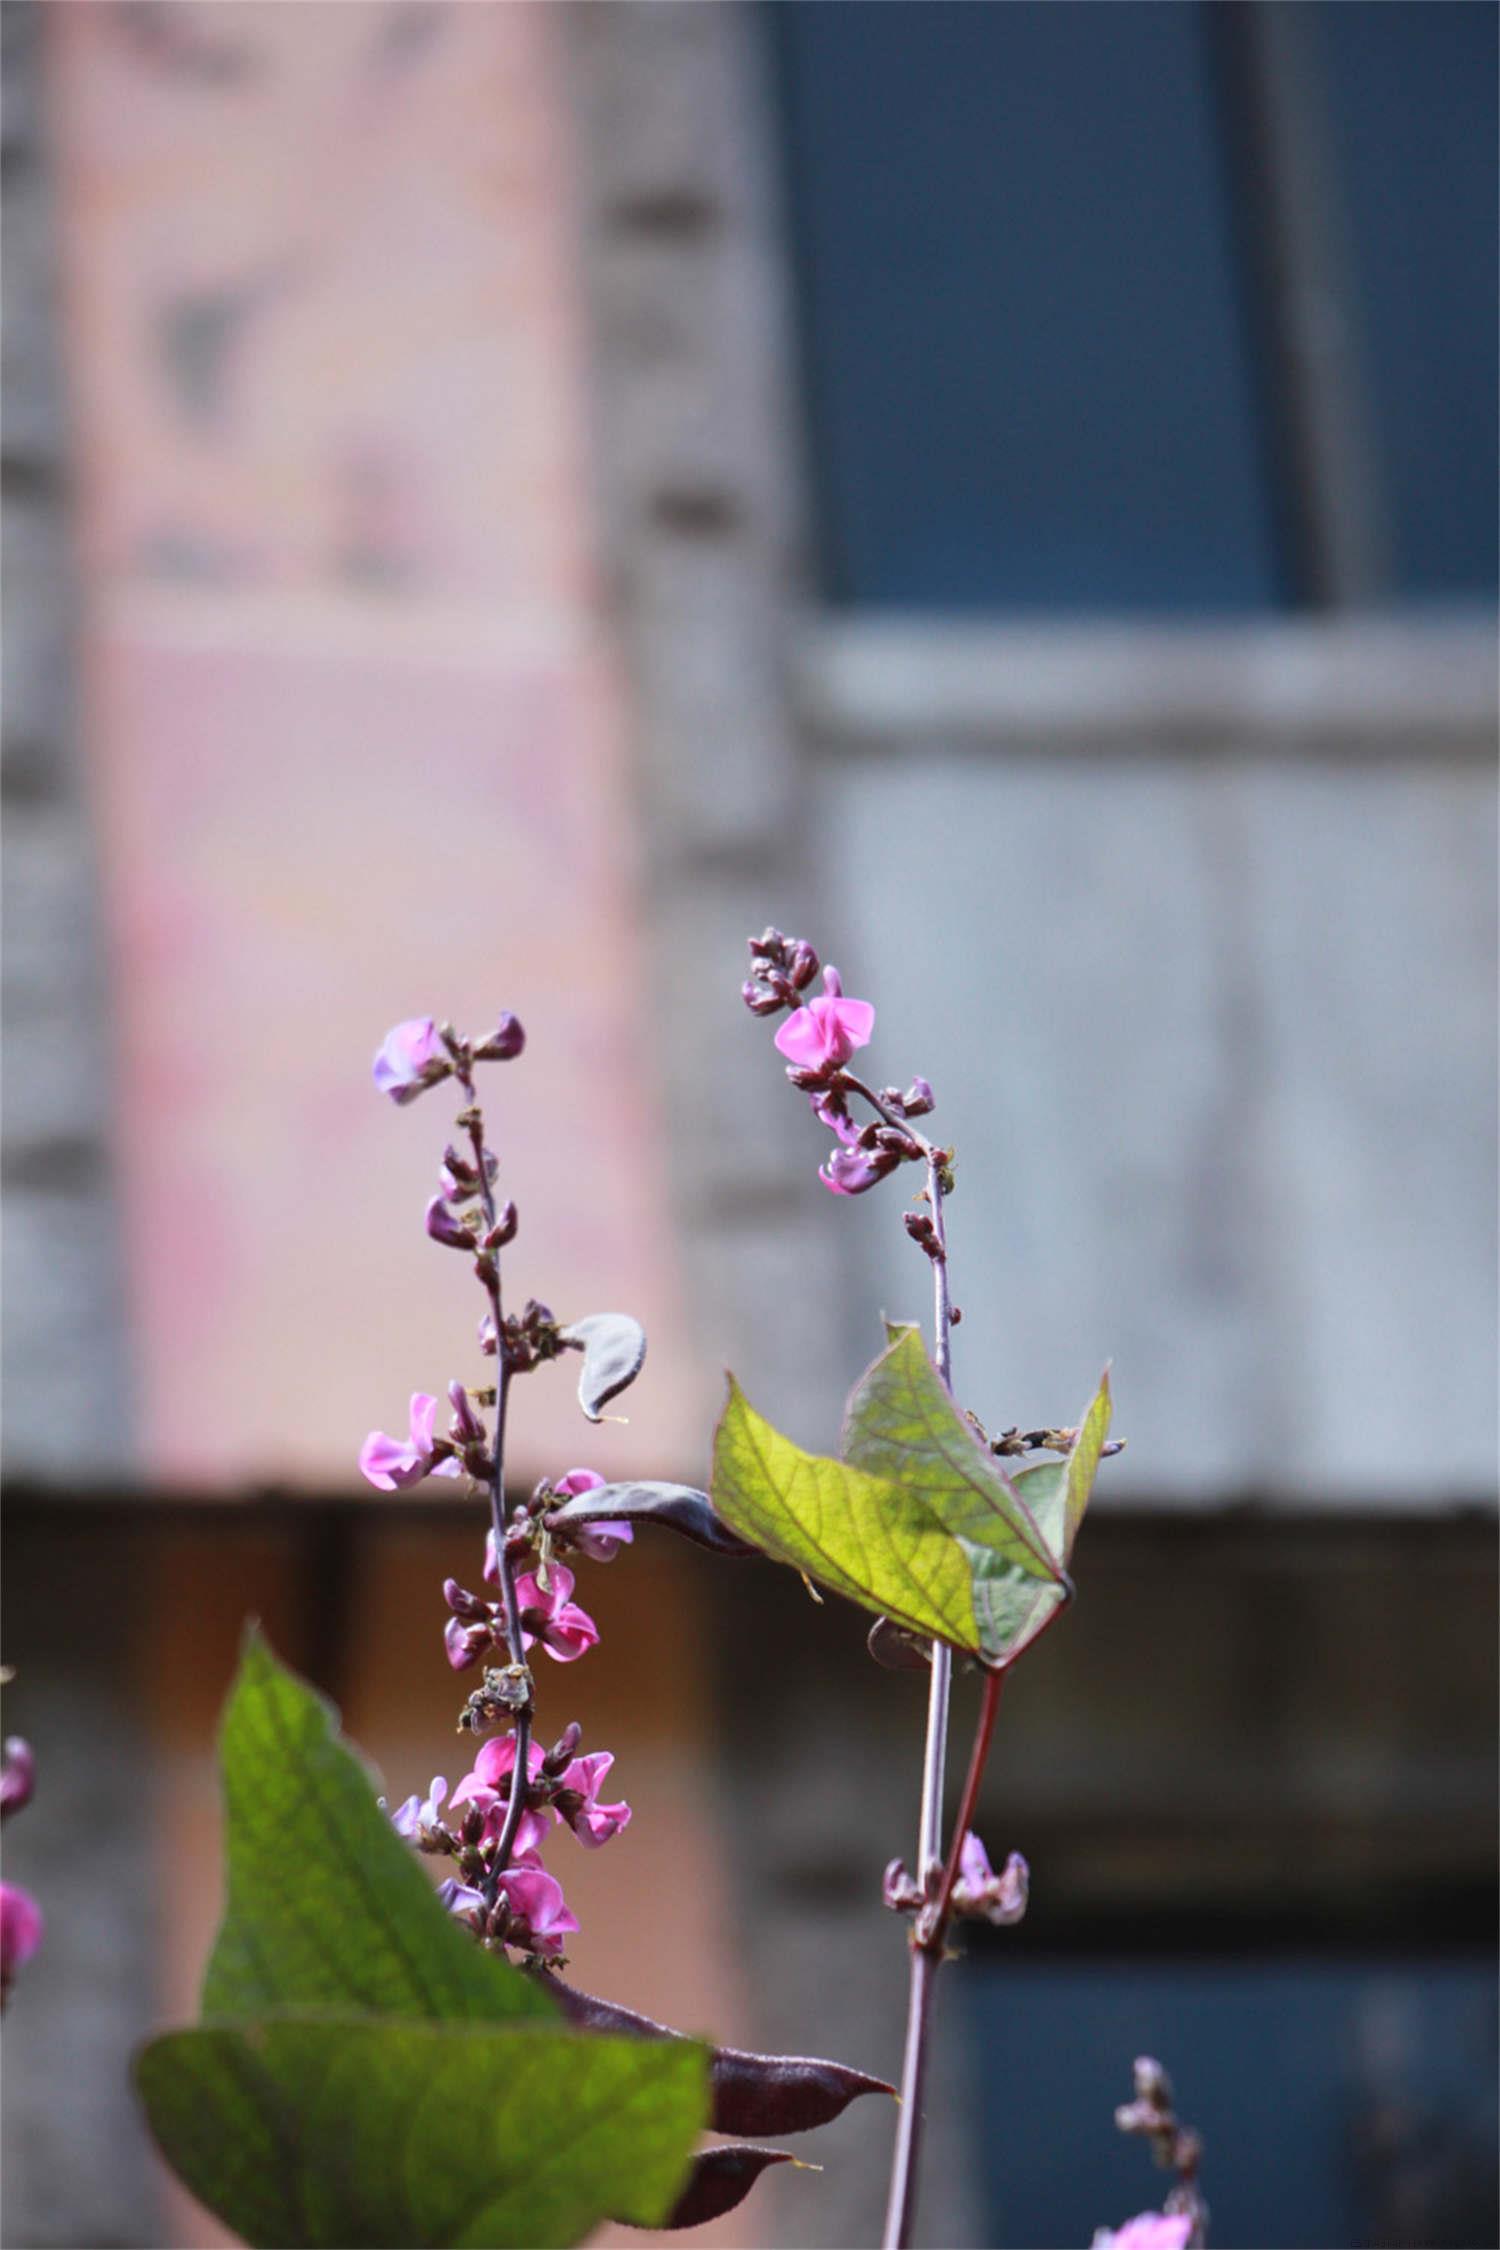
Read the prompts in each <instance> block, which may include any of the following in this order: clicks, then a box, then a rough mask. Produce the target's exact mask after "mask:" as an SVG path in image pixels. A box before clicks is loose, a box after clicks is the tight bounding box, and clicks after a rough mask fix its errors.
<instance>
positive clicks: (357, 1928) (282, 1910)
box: [203, 1630, 553, 2021]
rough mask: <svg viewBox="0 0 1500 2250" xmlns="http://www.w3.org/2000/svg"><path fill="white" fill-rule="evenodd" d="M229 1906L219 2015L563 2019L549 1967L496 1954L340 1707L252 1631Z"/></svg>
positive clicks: (229, 1754) (228, 1783) (225, 1756)
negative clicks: (403, 1818) (401, 1820)
mask: <svg viewBox="0 0 1500 2250" xmlns="http://www.w3.org/2000/svg"><path fill="white" fill-rule="evenodd" d="M219 1754H220V1760H221V1764H222V1767H223V1776H224V1806H225V1858H226V1863H227V1869H228V1879H227V1887H226V1896H225V1905H224V1919H223V1922H222V1924H221V1925H220V1929H219V1934H218V1937H217V1939H216V1941H215V1944H214V1949H213V1954H212V1957H211V1959H210V1961H209V1964H208V1970H207V1974H206V1975H205V1977H204V1982H203V2013H204V2014H205V2015H206V2016H226V2017H232V2016H256V2015H263V2014H265V2013H266V2012H267V2011H269V2010H271V2009H274V2008H287V2007H304V2008H338V2009H343V2010H349V2011H368V2012H370V2013H372V2014H377V2015H378V2014H389V2015H399V2016H408V2017H420V2016H425V2017H433V2018H437V2019H439V2020H448V2021H453V2020H458V2021H463V2020H466V2019H467V2020H472V2019H475V2018H478V2019H481V2020H489V2021H503V2020H505V2019H507V2018H509V2017H515V2016H540V2017H548V2016H550V2015H551V2014H552V2013H553V2006H552V2003H551V2001H550V2000H548V1998H547V1997H546V1995H545V1992H544V1990H543V1988H542V1987H541V1986H540V1985H539V1984H538V1983H537V1982H535V1980H533V1979H531V1978H528V1977H523V1976H522V1975H521V1974H520V1973H519V1971H517V1970H515V1969H513V1968H511V1967H510V1966H509V1964H508V1963H506V1962H505V1961H503V1960H500V1959H499V1958H497V1957H496V1956H495V1955H493V1954H489V1953H485V1952H483V1951H482V1950H481V1949H480V1948H479V1947H478V1946H477V1945H475V1943H474V1941H473V1939H472V1938H471V1937H470V1936H468V1934H467V1933H466V1932H465V1931H463V1930H461V1929H459V1928H458V1926H457V1925H456V1923H454V1922H451V1921H450V1920H449V1918H448V1917H447V1915H445V1914H444V1913H443V1912H442V1911H441V1909H440V1908H439V1907H438V1906H437V1904H436V1902H435V1900H434V1898H433V1895H432V1885H431V1884H430V1883H429V1882H428V1880H427V1878H426V1876H425V1875H424V1874H423V1873H422V1870H421V1868H420V1867H419V1866H418V1865H417V1862H416V1859H415V1857H414V1856H413V1854H412V1852H411V1850H410V1848H409V1847H408V1846H407V1845H405V1844H403V1843H402V1841H401V1839H400V1838H399V1837H398V1836H397V1835H396V1833H395V1831H394V1830H393V1829H392V1827H391V1824H390V1821H389V1820H388V1819H387V1817H386V1815H385V1814H384V1813H383V1812H382V1811H381V1810H380V1807H379V1805H378V1804H377V1803H376V1801H375V1782H374V1780H373V1778H372V1776H371V1775H370V1774H369V1773H368V1772H367V1771H366V1769H365V1767H364V1766H363V1765H362V1764H361V1763H360V1761H359V1759H358V1758H356V1757H355V1756H354V1754H353V1753H352V1751H350V1750H349V1749H347V1748H346V1747H345V1745H344V1744H343V1743H342V1742H341V1741H340V1740H339V1739H338V1733H337V1715H336V1714H335V1712H334V1711H333V1709H332V1706H331V1705H329V1704H328V1703H326V1702H325V1701H324V1700H323V1698H322V1697H321V1696H320V1695H318V1694H316V1693H315V1692H314V1691H313V1689H311V1688H310V1687H308V1686H307V1684H306V1683H305V1682H304V1681H302V1680H299V1679H298V1678H297V1677H296V1675H295V1674H294V1673H292V1672H288V1671H287V1670H286V1669H285V1667H284V1666H283V1665H281V1664H278V1662H277V1661H276V1658H275V1657H274V1656H273V1655H272V1654H271V1651H270V1649H269V1648H268V1647H267V1646H266V1644H265V1642H264V1641H263V1640H262V1639H261V1637H260V1635H259V1633H258V1632H255V1631H254V1630H252V1631H251V1633H250V1634H249V1635H248V1636H247V1639H246V1642H245V1649H244V1654H243V1657H242V1659H241V1663H240V1669H239V1672H238V1675H237V1676H236V1679H235V1683H234V1686H233V1688H232V1689H231V1691H230V1697H229V1702H228V1705H227V1707H226V1709H225V1713H224V1723H223V1729H222V1732H221V1736H220V1743H219Z"/></svg>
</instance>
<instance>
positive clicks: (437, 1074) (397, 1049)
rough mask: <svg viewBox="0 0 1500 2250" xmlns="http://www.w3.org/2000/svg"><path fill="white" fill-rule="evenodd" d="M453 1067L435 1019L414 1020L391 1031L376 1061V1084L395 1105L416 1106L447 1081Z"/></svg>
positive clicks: (422, 1017) (398, 1025)
mask: <svg viewBox="0 0 1500 2250" xmlns="http://www.w3.org/2000/svg"><path fill="white" fill-rule="evenodd" d="M451 1068H452V1065H451V1064H450V1062H449V1060H448V1052H447V1049H446V1048H445V1047H444V1045H443V1042H442V1040H441V1039H440V1038H439V1037H438V1032H437V1025H436V1024H435V1023H434V1022H433V1020H432V1018H431V1016H411V1017H409V1018H408V1020H407V1021H406V1022H405V1023H398V1024H397V1025H396V1027H395V1029H394V1030H393V1031H388V1032H387V1033H386V1035H385V1037H384V1039H383V1040H382V1041H381V1043H380V1051H379V1053H378V1054H377V1055H376V1057H375V1083H376V1085H377V1086H378V1087H379V1089H380V1091H381V1093H382V1094H389V1095H390V1097H391V1100H392V1101H393V1102H412V1101H415V1100H416V1098H417V1096H418V1094H420V1093H422V1092H423V1091H424V1090H425V1088H427V1087H428V1086H435V1085H436V1084H437V1082H438V1080H439V1079H440V1078H446V1077H447V1076H448V1074H449V1071H450V1070H451Z"/></svg>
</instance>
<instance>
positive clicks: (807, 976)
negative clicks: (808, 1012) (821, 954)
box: [786, 938, 819, 992]
mask: <svg viewBox="0 0 1500 2250" xmlns="http://www.w3.org/2000/svg"><path fill="white" fill-rule="evenodd" d="M818 966H819V964H818V956H817V955H816V953H814V951H813V949H812V947H811V946H810V945H809V944H808V942H807V940H806V938H798V940H797V942H796V944H795V945H794V946H793V947H792V951H791V957H790V959H789V960H788V962H787V967H786V973H787V975H788V976H789V977H790V979H791V981H792V983H793V984H794V985H795V986H796V987H797V990H798V991H799V992H800V991H801V990H802V988H803V986H804V985H809V984H811V983H812V980H813V978H814V977H815V976H816V975H817V973H818Z"/></svg>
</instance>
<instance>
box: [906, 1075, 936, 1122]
mask: <svg viewBox="0 0 1500 2250" xmlns="http://www.w3.org/2000/svg"><path fill="white" fill-rule="evenodd" d="M901 1107H902V1108H903V1109H904V1110H905V1112H906V1114H907V1116H908V1117H925V1116H926V1115H927V1112H928V1111H929V1110H930V1109H931V1107H932V1088H931V1087H930V1086H929V1085H928V1083H927V1081H926V1079H925V1078H914V1079H913V1080H912V1082H911V1084H910V1085H909V1086H908V1087H907V1089H906V1092H905V1093H904V1094H903V1095H902V1096H901Z"/></svg>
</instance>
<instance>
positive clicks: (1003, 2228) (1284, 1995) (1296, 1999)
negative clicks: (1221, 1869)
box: [955, 1954, 1496, 2250]
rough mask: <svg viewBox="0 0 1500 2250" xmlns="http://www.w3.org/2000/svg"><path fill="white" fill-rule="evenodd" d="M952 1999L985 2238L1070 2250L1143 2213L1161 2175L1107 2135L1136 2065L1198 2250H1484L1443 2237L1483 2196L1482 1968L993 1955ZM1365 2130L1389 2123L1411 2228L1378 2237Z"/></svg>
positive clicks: (1479, 1961) (1486, 2073)
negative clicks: (1178, 2138) (1198, 2149)
mask: <svg viewBox="0 0 1500 2250" xmlns="http://www.w3.org/2000/svg"><path fill="white" fill-rule="evenodd" d="M955 1983H956V1984H959V1985H960V1987H961V1990H962V1995H963V1998H962V2006H963V2009H964V2012H965V2034H966V2038H967V2041H968V2044H969V2050H970V2055H971V2058H972V2072H971V2076H970V2084H971V2087H972V2093H973V2106H974V2127H975V2132H976V2135H977V2137H978V2141H979V2146H980V2150H981V2156H982V2164H983V2172H984V2179H985V2185H986V2192H987V2199H988V2204H989V2213H990V2231H989V2233H988V2234H987V2235H986V2237H985V2239H986V2240H987V2241H989V2242H992V2243H996V2244H1002V2243H1004V2244H1011V2245H1025V2246H1028V2250H1053V2246H1057V2250H1062V2246H1064V2245H1073V2246H1075V2250H1076V2246H1077V2245H1081V2244H1086V2243H1088V2242H1089V2241H1091V2240H1092V2236H1093V2231H1094V2229H1095V2228H1096V2227H1097V2226H1100V2225H1112V2226H1119V2225H1121V2224H1122V2223H1123V2222H1124V2220H1126V2219H1127V2218H1130V2217H1132V2216H1133V2215H1134V2214H1135V2213H1136V2212H1137V2211H1141V2210H1145V2209H1148V2208H1150V2207H1152V2206H1153V2205H1157V2206H1159V2204H1160V2202H1161V2199H1162V2195H1163V2192H1164V2190H1165V2188H1166V2186H1167V2185H1168V2184H1169V2183H1168V2180H1167V2178H1166V2176H1165V2175H1164V2174H1162V2173H1160V2172H1158V2171H1157V2170H1156V2169H1155V2167H1154V2166H1153V2165H1152V2164H1151V2162H1150V2159H1149V2157H1148V2155H1147V2153H1146V2151H1145V2150H1144V2148H1143V2147H1142V2146H1141V2145H1140V2144H1139V2143H1137V2142H1135V2141H1133V2140H1130V2139H1127V2138H1126V2137H1125V2136H1124V2135H1122V2134H1120V2133H1118V2132H1116V2130H1115V2128H1114V2124H1113V2117H1114V2110H1115V2107H1116V2105H1117V2104H1118V2103H1119V2102H1121V2101H1124V2100H1128V2099H1129V2096H1130V2070H1131V2062H1132V2060H1133V2058H1134V2057H1135V2056H1136V2055H1138V2054H1142V2053H1147V2054H1154V2055H1156V2056H1157V2057H1158V2058H1159V2059H1160V2060H1161V2061H1163V2062H1164V2063H1165V2064H1166V2065H1167V2067H1168V2069H1169V2070H1170V2072H1171V2074H1172V2077H1173V2079H1174V2082H1175V2086H1176V2091H1177V2095H1178V2099H1179V2102H1180V2105H1181V2112H1182V2114H1183V2116H1184V2117H1185V2118H1186V2119H1187V2120H1188V2122H1190V2123H1191V2124H1194V2125H1196V2126H1198V2127H1199V2128H1200V2130H1201V2131H1202V2133H1203V2135H1204V2139H1205V2142H1206V2147H1207V2155H1206V2160H1205V2167H1204V2187H1205V2191H1206V2193H1207V2196H1208V2200H1209V2203H1210V2206H1211V2209H1212V2219H1213V2223H1212V2240H1213V2243H1214V2245H1215V2250H1337V2246H1340V2245H1342V2246H1344V2250H1353V2246H1355V2245H1358V2244H1361V2243H1366V2242H1369V2241H1371V2240H1381V2241H1394V2240H1404V2241H1406V2242H1407V2243H1408V2245H1409V2246H1411V2245H1415V2244H1416V2243H1417V2242H1419V2241H1420V2242H1426V2243H1459V2244H1468V2245H1469V2246H1470V2250H1472V2246H1473V2244H1475V2243H1477V2242H1479V2241H1480V2240H1481V2239H1483V2240H1492V2239H1493V2236H1492V2235H1485V2236H1483V2237H1481V2236H1480V2235H1478V2234H1473V2233H1471V2232H1468V2231H1464V2214H1465V2213H1466V2212H1467V2213H1469V2214H1471V2215H1472V2214H1474V2213H1475V2212H1476V2210H1477V2211H1478V2213H1479V2214H1480V2215H1481V2216H1484V2215H1485V2214H1484V2203H1485V2195H1486V2187H1487V2188H1488V2191H1489V2195H1490V2198H1491V2201H1492V2198H1493V2183H1494V2176H1495V2140H1494V2131H1495V2128H1494V2119H1495V2103H1496V2057H1495V2036H1496V2026H1495V1980H1494V1964H1493V1962H1492V1961H1491V1960H1489V1959H1485V1958H1474V1959H1457V1960H1452V1959H1441V1960H1432V1961H1427V1962H1421V1961H1411V1960H1403V1961H1389V1960H1382V1959H1380V1958H1378V1957H1369V1958H1361V1959H1333V1960H1330V1959H1328V1958H1326V1957H1323V1958H1319V1957H1315V1956H1308V1957H1304V1956H1301V1955H1296V1956H1282V1957H1271V1958H1267V1959H1252V1960H1243V1961H1214V1960H1203V1959H1198V1958H1192V1959H1184V1960H1179V1961H1173V1960H1170V1959H1148V1960H1145V1961H1142V1960H1140V1959H1139V1958H1133V1959H1129V1960H1123V1959H1122V1960H1118V1961H1114V1960H1109V1959H1097V1960H1094V1959H1091V1960H1087V1961H1061V1962H1043V1961H1038V1960H1029V1961H1028V1960H1025V1959H1019V1960H1017V1959H1012V1960H1011V1961H1010V1962H1008V1963H1007V1962H1005V1961H1004V1960H1003V1958H1002V1957H1000V1956H999V1955H998V1954H997V1955H996V1956H995V1957H993V1958H990V1959H983V1958H981V1959H976V1960H972V1961H970V1962H969V1964H968V1965H967V1967H966V1969H965V1971H964V1972H963V1974H962V1976H961V1977H960V1978H956V1979H955ZM955 1997H956V1996H955ZM1379 2117H1385V2118H1387V2119H1390V2120H1395V2121H1396V2128H1397V2131H1396V2145H1398V2146H1399V2147H1400V2148H1401V2149H1402V2150H1403V2151H1404V2154H1402V2156H1401V2158H1400V2162H1401V2163H1402V2164H1403V2165H1405V2166H1406V2167H1407V2171H1406V2172H1405V2173H1403V2175H1402V2176H1403V2178H1407V2179H1416V2180H1417V2182H1418V2184H1419V2187H1420V2184H1421V2183H1422V2182H1423V2181H1426V2182H1427V2183H1428V2186H1427V2188H1426V2189H1425V2190H1424V2191H1423V2192H1425V2194H1426V2198H1427V2201H1426V2205H1425V2206H1424V2207H1425V2208H1427V2209H1428V2212H1429V2216H1430V2217H1431V2218H1432V2219H1433V2221H1434V2224H1433V2225H1432V2227H1431V2229H1430V2231H1426V2232H1417V2233H1412V2234H1409V2235H1392V2234H1390V2233H1381V2232H1380V2231H1379V2225H1378V2213H1379V2211H1380V2209H1381V2208H1382V2207H1383V2208H1385V2209H1387V2210H1389V2205H1390V2194H1391V2184H1390V2179H1389V2178H1388V2177H1384V2176H1383V2175H1381V2174H1380V2173H1379V2166H1378V2165H1377V2166H1376V2169H1375V2171H1373V2172H1372V2170H1371V2168H1370V2167H1371V2158H1370V2154H1369V2145H1368V2143H1367V2140H1366V2138H1365V2136H1367V2135H1368V2134H1369V2133H1370V2131H1371V2130H1372V2128H1373V2126H1374V2124H1375V2122H1376V2120H1377V2119H1378V2118H1379ZM1403 2135H1404V2139H1403V2138H1402V2136H1403ZM1413 2166H1415V2167H1416V2169H1415V2171H1412V2170H1411V2167H1413ZM1424 2166H1425V2170H1424V2169H1423V2167H1424ZM1382 2183H1383V2184H1382ZM1488 2222H1489V2223H1490V2224H1493V2211H1492V2209H1491V2210H1490V2212H1489V2213H1488ZM1455 2225H1456V2227H1457V2229H1458V2231H1453V2229H1454V2227H1455ZM1372 2230H1373V2231H1372Z"/></svg>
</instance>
